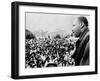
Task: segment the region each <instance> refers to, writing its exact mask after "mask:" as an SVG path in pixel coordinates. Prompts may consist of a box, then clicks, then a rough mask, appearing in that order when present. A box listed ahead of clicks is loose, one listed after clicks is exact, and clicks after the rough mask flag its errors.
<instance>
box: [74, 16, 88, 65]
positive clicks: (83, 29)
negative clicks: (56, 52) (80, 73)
mask: <svg viewBox="0 0 100 81" xmlns="http://www.w3.org/2000/svg"><path fill="white" fill-rule="evenodd" d="M72 32H73V34H74V35H75V36H76V37H79V40H78V41H77V42H76V51H75V53H74V54H73V56H72V57H73V58H74V59H75V65H76V66H78V65H89V28H88V20H87V18H86V17H83V16H80V17H78V18H76V19H75V20H74V23H73V29H72Z"/></svg>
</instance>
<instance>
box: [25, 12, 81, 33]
mask: <svg viewBox="0 0 100 81" xmlns="http://www.w3.org/2000/svg"><path fill="white" fill-rule="evenodd" d="M77 16H80V15H63V14H44V13H26V29H29V30H30V31H31V32H34V31H37V30H43V31H48V32H55V31H56V30H66V32H71V29H72V23H73V20H74V19H75V18H76V17H77Z"/></svg>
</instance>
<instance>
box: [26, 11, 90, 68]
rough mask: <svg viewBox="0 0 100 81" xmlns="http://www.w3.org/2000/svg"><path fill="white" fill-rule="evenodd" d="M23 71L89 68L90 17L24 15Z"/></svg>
mask: <svg viewBox="0 0 100 81" xmlns="http://www.w3.org/2000/svg"><path fill="white" fill-rule="evenodd" d="M25 17H26V18H25V19H26V20H25V27H26V29H25V68H26V69H27V68H45V67H46V68H47V67H68V66H82V65H89V58H90V57H89V49H90V48H89V46H90V45H89V44H90V42H89V37H90V34H89V15H83V14H82V15H81V14H52V13H42V12H40V13H34V12H26V13H25Z"/></svg>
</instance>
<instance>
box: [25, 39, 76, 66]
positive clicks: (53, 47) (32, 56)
mask: <svg viewBox="0 0 100 81" xmlns="http://www.w3.org/2000/svg"><path fill="white" fill-rule="evenodd" d="M75 43H76V40H75V38H74V40H73V39H72V38H71V37H69V38H52V39H51V38H50V37H47V38H39V39H26V41H25V68H42V67H60V66H61V67H65V66H74V65H75V61H74V59H73V58H72V57H71V56H72V55H73V53H74V51H75V50H76V49H75V48H76V45H75Z"/></svg>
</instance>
